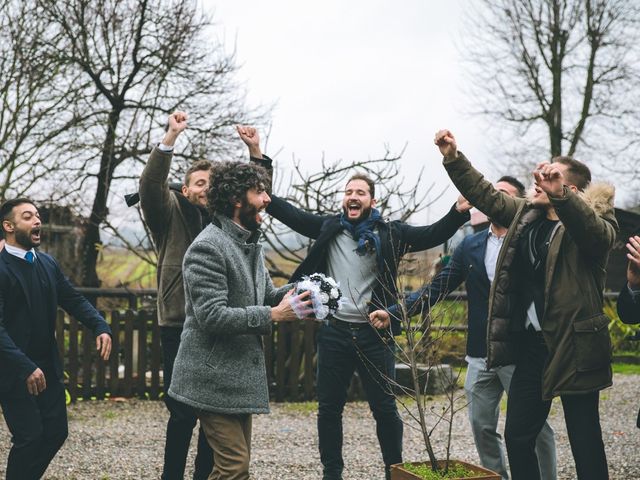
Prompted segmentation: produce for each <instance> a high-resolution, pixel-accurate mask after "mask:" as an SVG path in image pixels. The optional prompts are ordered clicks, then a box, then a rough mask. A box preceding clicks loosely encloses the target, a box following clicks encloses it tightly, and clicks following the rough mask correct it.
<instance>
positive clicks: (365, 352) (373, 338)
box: [317, 322, 402, 480]
mask: <svg viewBox="0 0 640 480" xmlns="http://www.w3.org/2000/svg"><path fill="white" fill-rule="evenodd" d="M358 325H359V324H354V325H353V327H349V326H345V325H344V323H343V322H338V323H337V324H335V325H323V326H322V327H320V331H319V332H318V378H317V391H318V442H319V447H320V460H321V461H322V465H323V467H324V468H323V472H324V476H323V478H324V479H325V480H329V479H331V480H335V479H341V478H342V470H343V468H344V462H343V460H342V411H343V409H344V405H345V403H346V400H347V390H348V388H349V385H350V383H351V377H352V376H353V372H354V371H355V370H357V371H358V375H359V376H360V379H361V381H362V386H363V387H364V391H365V393H366V395H367V401H368V402H369V407H370V408H371V412H372V413H373V417H374V419H375V421H376V433H377V436H378V442H379V443H380V448H381V450H382V458H383V460H384V463H385V467H386V474H387V478H389V466H390V465H392V464H394V463H400V462H402V421H401V419H400V416H399V415H398V409H397V407H396V401H395V396H394V395H393V393H392V392H391V387H390V385H389V381H388V379H389V378H395V355H394V345H393V342H392V341H391V340H389V339H387V340H383V339H381V338H380V336H379V335H378V333H377V332H376V331H375V330H374V329H373V327H371V326H370V325H369V324H361V325H360V326H358ZM363 441H366V440H365V439H363Z"/></svg>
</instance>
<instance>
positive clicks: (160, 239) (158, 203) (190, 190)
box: [140, 112, 271, 480]
mask: <svg viewBox="0 0 640 480" xmlns="http://www.w3.org/2000/svg"><path fill="white" fill-rule="evenodd" d="M187 120H188V115H187V114H186V113H185V112H175V113H172V114H171V115H170V116H169V119H168V129H167V132H166V134H165V136H164V138H163V139H162V142H161V143H160V144H159V145H158V146H156V147H155V148H154V149H153V151H152V152H151V155H150V156H149V161H148V162H147V165H146V166H145V168H144V171H143V172H142V176H141V177H140V205H141V207H142V212H143V214H144V219H145V222H146V223H147V226H148V227H149V230H150V231H151V235H152V237H153V242H154V244H155V246H156V248H157V250H158V269H157V278H158V324H159V325H160V339H161V344H162V357H163V374H164V377H163V379H164V392H165V397H164V400H165V404H166V406H167V409H168V410H169V420H168V422H167V431H166V440H165V452H164V465H163V469H162V480H178V479H179V480H182V479H183V478H184V470H185V464H186V460H187V453H188V451H189V444H190V443H191V436H192V434H193V428H194V427H195V425H196V422H197V417H196V413H195V412H194V411H193V409H192V408H190V407H188V406H187V405H185V404H182V403H179V402H176V401H175V400H173V399H172V398H170V397H169V396H168V395H167V391H168V389H169V384H170V383H171V373H172V370H173V363H174V361H175V358H176V354H177V353H178V346H179V345H180V335H181V334H182V326H183V324H184V318H185V313H184V290H183V286H182V260H183V258H184V254H185V252H186V251H187V248H188V247H189V245H190V244H191V242H192V241H193V240H194V239H195V238H196V236H197V235H198V234H199V233H200V232H201V231H202V229H203V228H204V227H205V225H207V224H208V223H209V214H208V212H207V210H206V204H207V190H208V189H209V174H210V171H211V162H209V161H208V160H200V161H197V162H195V163H194V164H193V165H191V167H189V169H188V170H187V172H186V175H185V179H184V183H183V185H182V187H181V188H179V189H175V188H174V187H173V186H170V184H169V182H168V177H169V170H170V167H171V160H172V157H173V147H174V145H175V143H176V140H177V139H178V137H179V136H180V134H181V133H182V132H183V131H184V130H185V129H186V128H187ZM238 134H239V135H240V137H241V138H242V140H243V141H244V142H245V143H246V144H247V146H248V147H249V154H250V156H251V161H252V162H254V163H257V164H260V165H262V166H265V167H266V168H270V166H271V160H270V159H269V158H268V157H266V156H265V157H264V158H263V156H262V153H261V151H260V146H259V137H258V135H257V132H256V131H255V129H253V128H251V127H238ZM212 468H213V452H212V450H211V448H210V447H209V444H208V443H207V440H206V437H205V435H204V433H203V431H202V429H200V434H199V437H198V449H197V455H196V459H195V470H194V474H193V479H194V480H204V479H206V478H208V476H209V474H210V472H211V469H212Z"/></svg>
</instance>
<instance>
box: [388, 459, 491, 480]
mask: <svg viewBox="0 0 640 480" xmlns="http://www.w3.org/2000/svg"><path fill="white" fill-rule="evenodd" d="M410 463H411V465H430V462H410ZM444 464H445V461H444V460H441V461H439V462H438V465H439V466H440V467H442V468H444ZM402 465H403V464H402V463H396V464H395V465H391V480H422V479H421V477H419V476H417V475H416V474H414V473H411V472H409V471H407V470H405V469H404V468H403V466H402ZM449 465H462V466H463V467H465V468H466V469H468V470H471V471H472V472H474V473H475V475H474V476H473V477H466V479H460V480H501V478H502V477H500V475H498V474H497V473H496V472H493V471H491V470H488V469H486V468H484V467H480V466H478V465H473V464H471V463H467V462H461V461H459V460H450V461H449ZM450 480H458V479H450Z"/></svg>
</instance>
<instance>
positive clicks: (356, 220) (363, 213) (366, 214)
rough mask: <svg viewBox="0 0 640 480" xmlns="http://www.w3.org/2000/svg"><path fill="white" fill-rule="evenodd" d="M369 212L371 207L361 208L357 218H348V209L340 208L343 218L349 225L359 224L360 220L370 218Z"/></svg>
mask: <svg viewBox="0 0 640 480" xmlns="http://www.w3.org/2000/svg"><path fill="white" fill-rule="evenodd" d="M371 210H373V207H367V208H362V210H361V211H360V216H359V217H358V218H349V209H348V208H347V207H342V212H343V213H344V218H346V219H347V221H349V222H350V223H360V222H361V221H362V220H364V219H366V218H369V217H370V216H371Z"/></svg>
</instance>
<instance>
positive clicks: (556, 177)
mask: <svg viewBox="0 0 640 480" xmlns="http://www.w3.org/2000/svg"><path fill="white" fill-rule="evenodd" d="M533 178H534V179H535V181H536V185H537V186H538V187H540V188H541V189H542V190H544V192H545V193H546V194H547V195H551V196H552V197H562V196H563V193H564V174H563V173H562V170H560V169H559V168H557V167H556V166H554V165H553V164H552V163H549V162H541V163H539V164H538V165H537V166H536V169H535V170H534V171H533Z"/></svg>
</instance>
